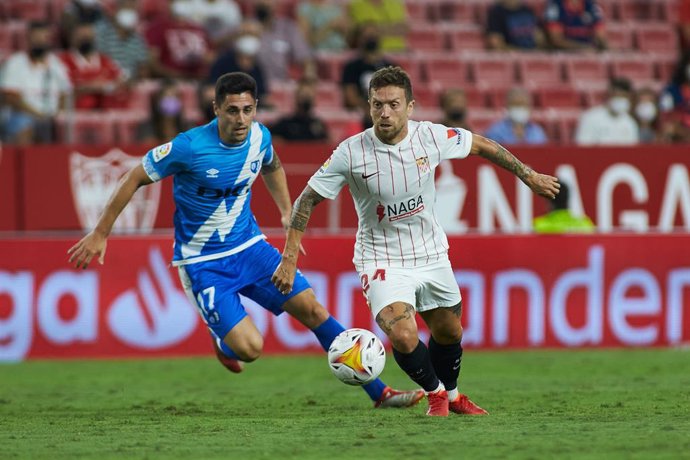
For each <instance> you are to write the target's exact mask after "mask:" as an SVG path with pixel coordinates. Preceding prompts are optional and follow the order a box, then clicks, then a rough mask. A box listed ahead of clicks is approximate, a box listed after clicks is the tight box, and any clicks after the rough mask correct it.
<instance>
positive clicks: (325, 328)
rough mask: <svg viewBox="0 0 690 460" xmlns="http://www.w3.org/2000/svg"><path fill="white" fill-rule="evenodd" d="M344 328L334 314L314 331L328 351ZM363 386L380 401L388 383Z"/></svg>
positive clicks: (378, 382) (379, 381) (377, 381)
mask: <svg viewBox="0 0 690 460" xmlns="http://www.w3.org/2000/svg"><path fill="white" fill-rule="evenodd" d="M344 330H345V328H344V327H343V326H342V324H340V323H339V322H338V321H337V320H336V319H335V318H333V317H332V316H329V317H328V319H327V320H326V321H324V322H323V323H321V325H320V326H319V327H317V328H316V329H312V332H313V333H314V335H315V336H316V338H317V339H318V340H319V343H320V344H321V347H322V348H323V349H324V350H326V351H328V347H330V346H331V343H332V342H333V340H334V339H335V337H336V336H337V335H338V334H340V333H341V332H343V331H344ZM226 348H227V347H226ZM223 353H225V349H223ZM362 388H363V389H364V391H366V392H367V394H368V395H369V397H370V398H371V399H372V401H378V400H379V399H380V398H381V396H382V395H383V390H384V389H385V388H386V384H385V383H383V382H382V381H381V379H376V380H374V381H373V382H371V383H367V384H366V385H362Z"/></svg>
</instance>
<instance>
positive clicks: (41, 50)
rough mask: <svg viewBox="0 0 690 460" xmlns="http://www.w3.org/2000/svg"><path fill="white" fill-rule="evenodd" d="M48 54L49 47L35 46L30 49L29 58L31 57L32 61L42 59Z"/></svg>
mask: <svg viewBox="0 0 690 460" xmlns="http://www.w3.org/2000/svg"><path fill="white" fill-rule="evenodd" d="M47 52H48V47H47V46H40V45H39V46H33V47H31V49H29V56H31V58H32V59H41V58H42V57H43V56H45V55H46V53H47Z"/></svg>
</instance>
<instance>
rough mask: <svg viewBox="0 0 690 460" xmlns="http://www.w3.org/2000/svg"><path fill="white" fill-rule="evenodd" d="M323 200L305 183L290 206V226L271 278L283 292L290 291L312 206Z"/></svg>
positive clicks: (287, 292)
mask: <svg viewBox="0 0 690 460" xmlns="http://www.w3.org/2000/svg"><path fill="white" fill-rule="evenodd" d="M323 200H324V197H323V196H321V195H319V194H318V193H316V192H315V191H314V189H312V188H311V187H310V186H308V185H307V186H306V187H305V188H304V190H303V191H302V194H301V195H300V196H299V197H298V198H297V200H296V201H295V205H294V207H293V208H292V216H291V217H290V227H289V228H288V232H287V239H286V241H285V247H284V248H283V258H282V260H281V261H280V264H279V265H278V267H277V268H276V270H275V272H274V273H273V277H272V278H271V281H273V284H275V286H276V287H277V288H278V290H279V291H280V292H282V293H283V294H289V293H290V291H292V283H293V282H294V281H295V272H296V271H297V257H298V256H299V251H300V246H301V242H302V237H303V236H304V232H305V231H306V229H307V224H308V223H309V218H310V217H311V213H312V211H313V210H314V207H315V206H316V205H317V204H319V203H321V202H322V201H323Z"/></svg>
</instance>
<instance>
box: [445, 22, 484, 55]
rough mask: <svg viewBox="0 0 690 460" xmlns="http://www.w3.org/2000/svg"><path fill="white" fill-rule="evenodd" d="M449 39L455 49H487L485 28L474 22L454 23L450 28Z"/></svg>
mask: <svg viewBox="0 0 690 460" xmlns="http://www.w3.org/2000/svg"><path fill="white" fill-rule="evenodd" d="M448 39H449V43H450V48H451V49H452V50H453V51H463V50H483V49H486V42H485V40H484V30H483V29H482V28H481V27H480V26H476V25H473V24H458V25H456V24H453V25H452V27H450V28H448Z"/></svg>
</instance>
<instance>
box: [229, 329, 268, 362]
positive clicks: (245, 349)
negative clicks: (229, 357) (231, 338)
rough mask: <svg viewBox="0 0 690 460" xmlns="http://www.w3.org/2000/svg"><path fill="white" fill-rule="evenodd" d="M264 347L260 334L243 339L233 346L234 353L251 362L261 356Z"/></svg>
mask: <svg viewBox="0 0 690 460" xmlns="http://www.w3.org/2000/svg"><path fill="white" fill-rule="evenodd" d="M263 348H264V340H263V337H261V336H260V335H258V336H256V337H252V338H250V339H248V340H245V341H243V342H242V343H240V344H238V345H237V346H236V347H234V348H233V351H234V352H235V354H236V355H237V356H238V357H239V358H240V359H241V360H242V361H244V362H247V363H251V362H252V361H256V360H257V359H259V356H261V352H262V351H263Z"/></svg>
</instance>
